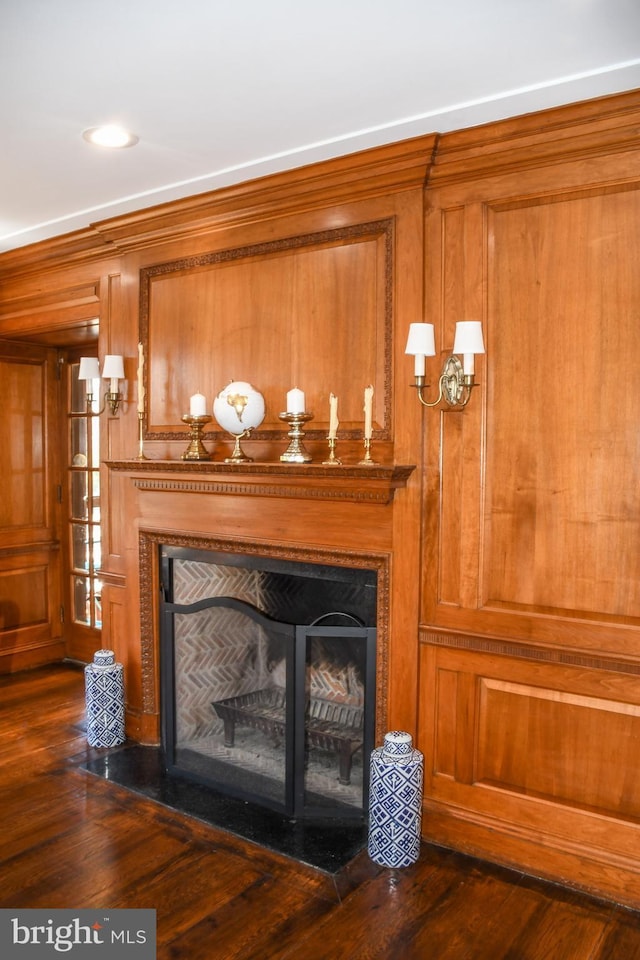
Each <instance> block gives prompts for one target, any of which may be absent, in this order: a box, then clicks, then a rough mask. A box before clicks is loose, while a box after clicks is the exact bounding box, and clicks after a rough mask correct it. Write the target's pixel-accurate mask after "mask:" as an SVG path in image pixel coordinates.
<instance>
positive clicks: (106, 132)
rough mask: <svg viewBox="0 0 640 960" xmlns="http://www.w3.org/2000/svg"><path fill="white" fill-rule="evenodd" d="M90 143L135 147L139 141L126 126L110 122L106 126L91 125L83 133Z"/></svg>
mask: <svg viewBox="0 0 640 960" xmlns="http://www.w3.org/2000/svg"><path fill="white" fill-rule="evenodd" d="M82 136H83V137H84V139H85V140H87V141H88V143H95V144H96V146H98V147H111V148H112V149H115V148H117V147H133V146H134V144H136V143H137V142H138V137H136V135H135V134H134V133H129V131H128V130H125V129H124V127H118V126H116V124H113V123H110V124H107V125H106V126H104V127H91V129H90V130H85V131H84V133H83V134H82Z"/></svg>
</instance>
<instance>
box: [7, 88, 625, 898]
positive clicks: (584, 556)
mask: <svg viewBox="0 0 640 960" xmlns="http://www.w3.org/2000/svg"><path fill="white" fill-rule="evenodd" d="M638 129H640V92H632V93H629V94H624V95H621V96H617V97H612V98H605V99H604V100H600V101H591V102H588V103H584V104H576V105H573V106H569V107H565V108H562V109H559V110H552V111H547V112H545V113H544V114H541V115H530V116H527V117H521V118H514V119H512V120H508V121H504V122H502V123H497V124H492V125H489V126H487V127H479V128H474V129H472V130H467V131H460V132H457V133H451V134H447V135H444V136H442V137H440V138H439V139H437V138H436V137H423V138H418V139H417V140H414V141H408V142H406V143H402V144H393V145H390V146H388V147H384V148H378V149H376V150H373V151H368V152H366V153H363V154H358V155H354V156H352V157H345V158H341V159H340V160H336V161H331V162H328V163H326V164H319V165H316V166H314V167H312V168H307V169H304V170H299V171H292V172H290V173H287V174H279V175H277V176H275V177H268V178H265V179H264V180H263V181H255V182H253V183H248V184H242V185H239V186H237V187H233V188H229V189H226V190H223V191H219V192H217V193H215V194H212V195H209V196H206V195H205V196H201V197H195V198H192V199H191V200H189V201H181V202H177V203H175V204H167V205H166V206H164V207H160V208H157V209H155V210H152V211H142V212H140V213H139V214H133V215H130V216H126V217H120V218H116V219H114V220H111V221H105V222H103V223H99V224H95V225H93V226H92V227H91V228H89V229H87V231H85V232H83V233H82V234H78V235H74V236H72V237H70V238H67V239H66V240H60V241H56V242H54V243H51V244H44V245H38V246H37V247H36V248H34V249H32V250H29V249H24V250H21V251H20V250H19V251H14V252H12V253H9V254H4V255H2V256H0V282H1V283H2V295H1V297H0V335H2V336H16V335H19V336H20V337H21V338H24V337H28V336H32V337H33V338H34V339H36V340H37V338H38V337H41V336H42V335H43V332H44V333H46V334H47V335H48V336H50V335H51V330H52V329H55V328H59V329H60V330H61V331H62V330H63V329H65V328H64V324H63V318H65V317H66V322H67V327H68V325H69V324H71V326H73V325H74V324H76V322H77V321H78V318H80V319H81V318H82V317H84V318H85V319H86V317H87V310H89V309H93V310H94V315H95V316H99V318H100V324H101V326H100V340H101V353H102V354H104V353H107V352H110V353H123V354H124V355H125V358H126V359H125V363H126V370H127V377H128V381H129V382H128V385H127V399H128V401H129V404H128V406H127V405H126V404H125V407H124V409H123V410H122V412H121V414H120V415H119V416H118V417H117V418H109V420H108V421H107V423H106V425H105V430H104V445H105V446H104V459H105V460H109V461H121V462H122V461H129V460H131V458H132V457H134V456H135V453H136V450H137V437H138V435H137V427H138V424H137V418H136V410H135V389H134V385H135V368H136V362H137V343H138V340H140V339H141V340H142V341H143V343H144V345H145V351H146V353H147V357H148V364H147V374H148V382H147V389H148V400H149V417H148V422H147V424H146V439H145V444H146V452H147V455H148V456H149V457H151V458H153V459H157V460H159V461H161V462H162V463H164V464H165V465H166V464H170V463H171V462H175V461H179V460H180V457H181V454H182V452H183V451H184V449H185V444H186V435H185V430H184V427H183V425H181V422H180V417H181V415H182V413H184V412H186V405H187V404H188V398H189V395H190V394H191V393H193V392H195V391H196V390H200V391H201V392H205V393H206V394H207V395H208V398H209V401H211V400H212V398H213V394H214V393H215V392H217V391H218V390H220V389H221V388H222V387H223V386H224V385H225V384H226V383H227V382H228V381H229V380H230V379H249V380H251V381H252V382H254V384H255V385H256V386H257V387H258V388H259V389H261V390H262V391H263V392H264V393H265V396H266V398H267V407H268V416H267V419H266V420H265V423H264V425H263V427H262V429H261V431H258V432H257V433H256V435H255V436H254V437H252V439H251V440H250V441H248V447H249V452H250V454H251V455H252V456H254V457H255V458H256V460H262V461H269V462H275V461H277V459H278V454H279V453H280V452H281V450H282V449H283V437H284V433H283V430H282V427H281V425H280V423H279V421H278V417H277V414H278V412H280V410H281V409H282V404H283V402H284V397H285V394H286V391H287V390H288V389H290V388H291V387H292V386H294V385H297V386H299V387H301V388H302V389H304V390H305V392H306V394H307V396H308V398H309V405H310V406H312V407H313V411H314V414H315V417H314V421H313V422H312V424H313V426H312V428H310V446H311V449H312V452H313V455H314V462H318V461H320V460H321V457H322V455H323V453H325V452H326V441H325V431H326V425H327V415H328V400H327V398H328V395H329V393H330V392H334V393H336V394H338V395H339V397H340V419H341V430H342V433H341V439H340V454H341V456H342V457H343V459H344V460H345V463H347V464H354V463H356V462H357V460H358V459H359V457H360V456H361V453H362V444H361V435H360V434H361V419H362V409H361V407H362V390H363V387H364V386H365V385H366V383H368V382H374V384H375V389H376V392H375V398H376V408H375V424H374V425H375V432H374V455H375V456H376V457H377V458H378V459H380V460H381V461H382V462H383V463H384V464H386V465H389V464H392V463H396V464H412V463H413V464H417V465H418V469H417V470H416V471H414V472H413V473H412V474H411V476H410V478H409V480H408V482H407V485H406V487H405V488H403V489H400V490H398V491H397V492H396V494H395V497H394V498H393V502H392V504H391V503H389V504H387V505H386V506H384V507H373V506H372V505H371V504H370V503H369V504H367V505H363V503H358V502H357V501H358V498H357V497H354V495H353V489H352V488H351V490H350V493H349V496H345V495H344V492H343V493H342V494H340V493H338V492H337V491H336V494H335V496H336V498H337V500H338V503H336V504H334V505H333V506H328V505H327V503H322V502H320V500H318V502H315V501H314V500H313V498H310V497H308V496H307V497H306V500H305V503H304V505H303V506H302V505H300V502H299V501H298V506H297V507H296V513H295V522H294V523H291V522H290V520H289V519H288V518H289V516H290V515H291V514H290V512H289V513H288V512H287V506H289V510H290V508H291V505H290V504H289V505H287V502H286V497H285V496H283V491H282V485H281V486H280V487H278V488H277V489H275V488H273V487H272V488H271V489H270V490H269V491H268V495H266V496H262V495H256V496H254V495H253V493H251V491H248V490H247V489H246V488H245V489H244V491H243V495H242V496H237V495H236V494H234V492H233V485H231V486H230V487H229V488H228V489H224V490H223V486H224V484H223V482H222V481H221V482H220V483H219V484H218V485H217V486H216V483H214V482H212V480H211V478H209V479H207V478H204V479H203V477H202V476H200V475H199V476H198V477H197V478H196V477H192V478H191V479H185V480H181V481H180V482H179V483H177V484H176V483H175V482H174V481H175V478H173V479H172V478H171V469H170V466H169V467H167V469H168V471H169V472H168V473H167V474H166V475H165V474H163V473H161V472H159V473H158V475H157V478H156V480H155V481H152V480H148V481H144V482H143V481H142V480H141V479H140V478H139V477H138V478H137V479H136V472H135V469H133V468H132V469H128V468H127V469H125V468H119V469H111V470H109V471H107V470H105V477H104V493H105V503H106V510H105V516H106V521H105V531H104V547H105V570H104V578H105V589H104V608H105V642H107V643H109V644H111V645H112V646H113V647H114V648H115V649H116V650H117V652H118V655H119V657H120V658H121V659H122V660H124V662H125V669H126V670H127V672H128V675H129V683H128V687H127V689H128V698H129V704H128V706H129V714H128V716H129V719H130V721H131V730H132V731H133V732H134V734H135V735H140V736H145V735H147V734H149V731H151V730H152V724H151V720H152V719H153V718H152V716H151V713H150V712H149V711H148V710H147V708H146V707H145V699H144V689H143V688H144V686H145V682H146V683H147V686H148V678H147V680H146V681H143V672H144V669H145V665H144V664H143V663H141V652H140V627H139V616H140V595H139V554H138V548H139V540H138V537H139V534H140V531H141V530H142V532H143V535H146V534H145V531H147V533H148V531H149V528H150V525H151V526H153V527H154V529H156V530H157V529H159V528H160V529H167V530H170V531H171V533H172V535H175V536H178V537H179V536H186V537H192V536H196V535H197V534H198V532H199V531H200V532H201V531H203V530H204V531H206V532H207V533H209V534H211V535H214V534H217V535H219V536H222V537H223V538H224V539H225V542H228V541H234V540H237V541H238V542H240V541H246V540H247V538H248V539H250V540H254V541H256V542H258V541H261V540H265V541H270V542H271V543H272V544H273V543H277V544H278V548H279V549H284V550H287V549H294V548H296V545H295V544H294V540H297V541H298V548H299V541H300V539H301V538H302V539H305V540H306V548H307V549H312V550H313V549H317V550H318V551H320V552H322V551H325V552H326V551H329V552H331V551H335V550H337V549H338V547H339V546H340V545H341V546H342V548H345V545H346V549H347V550H351V551H354V552H355V551H357V549H358V546H357V545H358V544H360V546H361V549H365V548H364V547H362V544H368V547H367V548H366V549H369V550H370V551H371V552H372V554H375V555H376V557H379V558H380V562H383V560H384V564H385V568H387V566H388V570H389V623H388V649H386V651H385V657H387V658H388V662H387V663H386V664H385V671H384V676H385V677H387V678H388V679H387V680H386V681H385V683H388V689H387V690H385V691H384V692H385V697H386V700H385V710H386V711H387V713H386V716H387V719H388V722H389V724H390V725H393V726H399V727H402V728H405V729H408V730H410V731H411V732H413V733H414V734H415V735H416V742H417V745H418V746H419V747H420V748H421V749H422V750H423V752H424V754H425V761H426V777H425V816H424V818H423V829H424V834H425V836H426V837H428V838H431V839H434V840H436V841H438V842H441V843H444V844H451V845H453V846H455V847H458V848H462V849H464V850H467V851H470V852H472V853H474V854H478V855H480V856H486V857H488V858H490V859H494V860H497V861H499V862H504V863H509V864H512V865H515V866H517V867H520V868H525V869H529V870H532V871H533V872H535V873H538V874H543V875H546V876H549V877H552V878H555V879H561V880H563V881H565V882H570V883H573V884H575V885H577V886H581V887H583V888H586V889H589V890H592V891H595V892H597V893H601V894H604V895H607V896H613V897H615V898H617V899H620V900H623V901H624V902H628V903H631V904H633V905H634V906H640V856H639V855H638V854H637V851H638V850H640V842H639V841H640V836H639V830H640V820H639V817H640V799H639V798H640V777H639V776H638V774H637V771H636V767H637V764H634V758H635V754H636V753H637V743H638V738H639V737H640V726H639V716H640V586H639V585H640V562H639V560H638V550H637V543H638V524H639V523H640V520H639V516H640V510H639V509H638V508H639V495H638V491H639V490H640V483H639V482H638V481H639V480H640V475H639V474H640V445H639V442H638V436H639V435H640V434H639V433H638V427H637V413H636V409H635V408H636V404H635V397H634V393H635V389H634V388H635V383H636V382H637V379H638V374H639V373H640V324H639V323H638V318H639V317H640V280H639V279H638V270H637V264H638V262H639V254H640V249H639V248H640V230H639V228H638V223H639V222H640V220H639V216H638V215H639V214H640V199H639V198H640V193H639V192H638V186H639V184H640V174H639V173H638V171H639V170H640V162H639V161H640V146H639V145H638ZM56 291H57V293H56ZM74 291H75V292H74ZM74 297H76V298H77V300H74ZM92 298H94V301H93V302H92ZM96 299H97V303H96V302H95V300H96ZM80 300H82V301H83V303H82V304H80V303H79V301H80ZM57 304H61V305H62V304H66V307H64V309H63V308H62V307H61V309H60V312H56V311H57ZM76 314H77V315H76ZM420 319H425V320H428V321H432V322H434V324H435V326H436V330H437V338H438V344H439V348H440V351H441V357H440V358H437V359H432V360H429V361H428V375H429V379H430V380H431V382H432V383H433V382H434V381H435V380H436V378H437V376H438V374H439V366H440V362H441V360H442V359H443V358H444V357H445V356H446V354H447V351H448V350H450V349H451V345H452V342H453V330H454V325H455V322H456V321H457V320H460V319H480V320H482V321H483V325H484V332H485V339H486V347H487V352H486V355H485V356H484V357H479V358H476V369H477V379H478V380H479V382H480V386H479V387H478V388H477V389H476V390H474V395H473V397H472V400H471V402H470V404H469V406H468V407H467V408H466V409H465V410H464V411H463V412H462V413H447V412H440V411H434V410H424V411H423V410H422V408H420V406H419V404H418V402H417V400H416V397H415V393H414V392H413V391H412V390H410V388H409V383H410V381H411V373H412V366H413V365H412V363H411V361H410V359H409V358H406V357H405V355H404V343H405V339H406V332H407V328H408V325H409V323H410V322H411V321H414V320H420ZM32 320H33V323H31V321H32ZM208 442H209V443H210V445H211V448H212V450H213V453H214V459H215V460H221V459H223V458H224V456H226V455H228V452H229V444H228V441H227V440H226V439H225V438H224V436H223V435H222V433H221V432H219V431H218V430H217V429H216V426H215V424H212V425H211V430H210V433H209V440H208ZM159 469H160V468H159ZM165 481H166V483H168V484H169V487H171V486H172V484H173V487H175V488H176V489H177V488H180V489H181V490H182V494H181V496H180V497H179V499H176V498H175V490H173V492H169V487H165V486H163V485H164V484H165ZM224 482H225V483H226V478H225V479H224ZM265 482H266V481H265ZM279 482H280V483H281V481H279ZM314 482H316V481H314ZM214 488H215V490H217V492H212V491H213V490H214ZM207 491H208V492H207ZM308 492H309V491H307V493H308ZM269 498H271V499H269ZM350 498H351V499H350ZM326 499H327V500H329V499H331V498H326ZM240 502H241V503H242V506H241V507H240V506H239V503H240ZM258 521H260V522H262V523H263V525H262V527H257V526H256V524H257V523H258ZM1 545H2V543H1V541H0V546H1ZM151 619H153V618H152V617H151ZM150 629H151V631H153V629H154V627H153V624H152V625H151V628H150Z"/></svg>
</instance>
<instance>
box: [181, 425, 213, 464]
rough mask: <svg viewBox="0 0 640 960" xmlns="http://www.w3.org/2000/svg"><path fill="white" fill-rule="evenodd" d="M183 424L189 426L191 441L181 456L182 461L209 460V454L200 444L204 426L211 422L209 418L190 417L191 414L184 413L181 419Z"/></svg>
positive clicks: (201, 443)
mask: <svg viewBox="0 0 640 960" xmlns="http://www.w3.org/2000/svg"><path fill="white" fill-rule="evenodd" d="M182 420H183V422H184V423H188V424H189V429H190V430H191V441H190V443H189V446H188V447H187V449H186V450H185V452H184V453H183V454H182V459H183V460H211V454H210V453H209V452H208V450H207V449H206V447H205V445H204V444H203V442H202V431H203V430H204V428H205V426H206V424H207V423H209V421H210V420H211V417H207V416H203V417H192V416H191V414H189V413H185V414H184V416H183V417H182Z"/></svg>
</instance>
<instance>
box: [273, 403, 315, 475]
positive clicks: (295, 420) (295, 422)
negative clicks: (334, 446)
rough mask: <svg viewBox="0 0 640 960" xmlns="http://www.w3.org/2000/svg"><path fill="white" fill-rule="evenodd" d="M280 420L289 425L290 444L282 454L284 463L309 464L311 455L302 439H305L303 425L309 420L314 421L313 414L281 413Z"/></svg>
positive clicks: (281, 457)
mask: <svg viewBox="0 0 640 960" xmlns="http://www.w3.org/2000/svg"><path fill="white" fill-rule="evenodd" d="M278 417H279V419H280V420H284V422H285V423H288V424H289V439H290V441H291V442H290V444H289V446H288V447H287V449H286V450H285V452H284V453H282V454H280V460H281V462H282V463H309V462H310V461H311V454H310V453H308V451H307V450H306V449H305V446H304V443H303V442H302V438H303V437H304V430H303V429H302V427H303V424H305V423H306V422H307V420H313V414H312V413H288V412H287V413H279V414H278Z"/></svg>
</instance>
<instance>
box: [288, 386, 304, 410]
mask: <svg viewBox="0 0 640 960" xmlns="http://www.w3.org/2000/svg"><path fill="white" fill-rule="evenodd" d="M304 412H305V409H304V393H303V392H302V390H298V388H297V387H294V388H293V390H289V392H288V393H287V413H304Z"/></svg>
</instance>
